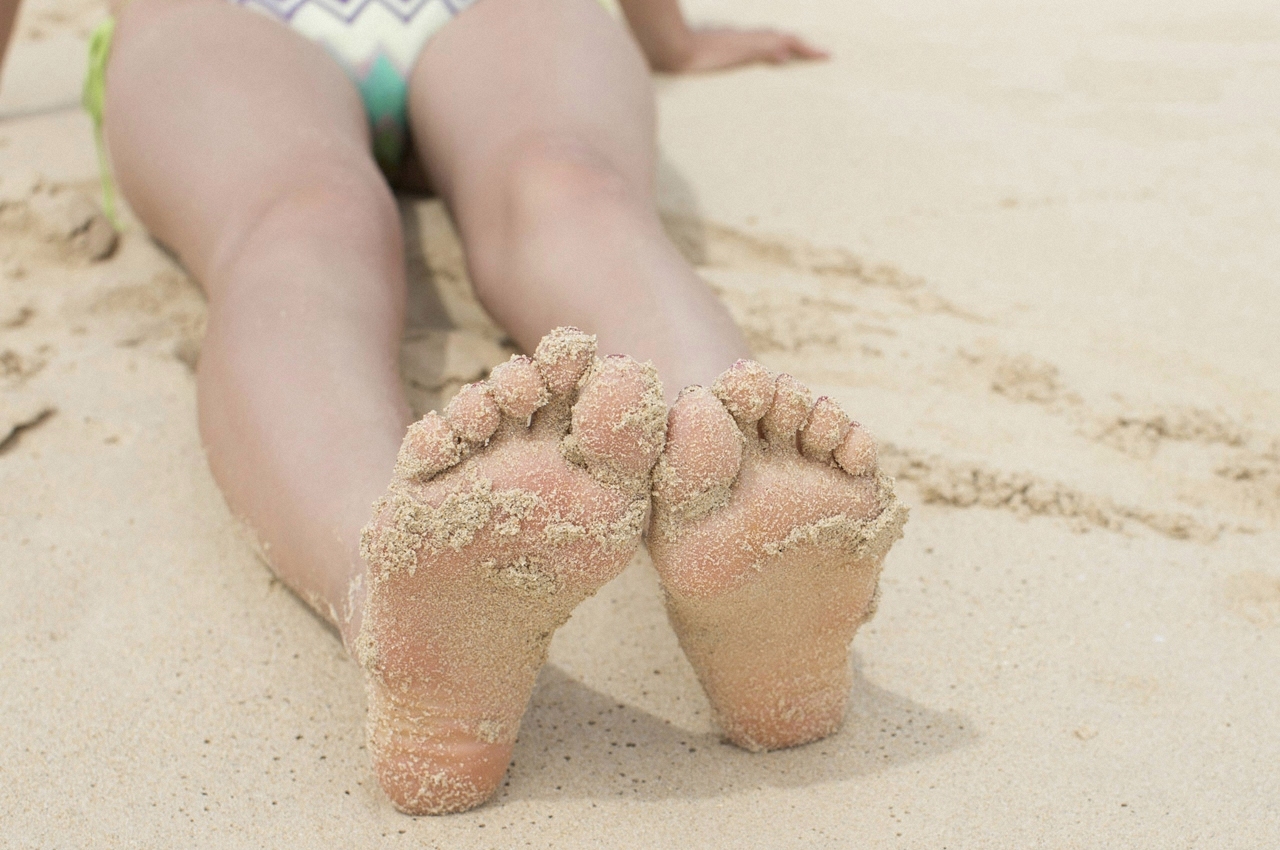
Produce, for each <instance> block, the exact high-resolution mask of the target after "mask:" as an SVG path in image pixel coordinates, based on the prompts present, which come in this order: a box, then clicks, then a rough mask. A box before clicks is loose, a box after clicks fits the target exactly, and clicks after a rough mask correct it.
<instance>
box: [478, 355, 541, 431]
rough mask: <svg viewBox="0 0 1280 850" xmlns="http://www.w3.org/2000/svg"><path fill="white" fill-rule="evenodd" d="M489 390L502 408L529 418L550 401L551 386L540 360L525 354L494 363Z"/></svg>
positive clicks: (522, 418)
mask: <svg viewBox="0 0 1280 850" xmlns="http://www.w3.org/2000/svg"><path fill="white" fill-rule="evenodd" d="M489 392H490V393H491V394H492V395H493V400H494V401H495V402H497V403H498V408H499V409H500V410H501V411H502V412H503V413H505V414H506V415H507V416H509V417H510V418H512V419H514V420H517V421H521V422H527V421H528V419H529V417H530V416H532V415H533V413H534V411H536V410H537V409H538V408H539V407H542V406H543V405H544V404H546V403H547V386H546V383H545V382H544V381H543V380H542V372H541V371H540V370H539V369H538V366H537V364H535V363H534V362H533V360H531V359H530V358H528V357H525V356H524V355H522V354H514V355H512V356H511V359H510V360H508V361H507V362H506V363H500V364H498V365H497V366H496V367H494V370H493V372H491V373H490V375H489Z"/></svg>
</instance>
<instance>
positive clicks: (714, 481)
mask: <svg viewBox="0 0 1280 850" xmlns="http://www.w3.org/2000/svg"><path fill="white" fill-rule="evenodd" d="M744 443H745V440H744V438H743V436H742V431H740V430H739V429H738V426H737V425H736V424H735V423H734V420H733V417H732V416H730V415H729V412H728V411H727V410H725V408H724V405H723V404H721V402H720V400H719V399H718V398H716V396H715V395H714V394H713V393H712V392H711V391H710V390H708V389H706V388H704V387H690V388H689V389H687V390H685V391H684V392H682V393H681V394H680V398H679V399H678V400H677V401H676V403H675V405H673V406H672V408H671V413H670V415H669V416H668V417H667V441H666V448H665V449H664V450H663V453H662V459H661V460H660V461H659V462H658V466H657V469H656V470H655V471H654V479H653V495H654V498H655V500H656V504H657V507H658V509H659V510H660V511H661V512H662V513H664V514H666V516H665V518H664V520H663V522H664V523H665V524H666V525H668V526H671V528H669V529H666V530H668V531H672V532H674V531H675V530H676V527H678V526H679V525H681V524H683V523H686V522H692V521H694V520H696V519H698V518H699V517H701V516H704V515H706V514H707V513H709V512H710V511H712V510H714V509H715V508H716V507H717V506H718V505H719V504H721V503H723V502H724V501H725V500H726V499H727V498H728V496H729V488H730V486H731V485H732V484H733V481H734V479H736V478H737V477H738V470H739V468H740V467H741V466H742V448H743V445H744Z"/></svg>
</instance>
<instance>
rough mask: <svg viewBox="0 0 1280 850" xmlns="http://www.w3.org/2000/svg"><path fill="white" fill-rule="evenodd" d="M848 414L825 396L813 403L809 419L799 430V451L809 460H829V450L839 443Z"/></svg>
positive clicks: (847, 420) (847, 423)
mask: <svg viewBox="0 0 1280 850" xmlns="http://www.w3.org/2000/svg"><path fill="white" fill-rule="evenodd" d="M848 425H849V415H848V414H847V413H845V412H844V411H843V410H841V409H840V405H838V404H836V403H835V402H834V401H832V400H831V399H830V398H828V397H827V396H823V397H822V398H820V399H818V400H817V401H816V402H814V403H813V410H811V411H809V419H808V421H806V422H805V424H804V428H802V429H801V431H800V451H801V452H803V453H804V456H805V457H807V458H809V459H810V460H816V461H829V460H831V452H832V451H834V450H835V448H836V446H838V445H840V439H841V438H842V437H843V436H844V432H845V428H846V427H848Z"/></svg>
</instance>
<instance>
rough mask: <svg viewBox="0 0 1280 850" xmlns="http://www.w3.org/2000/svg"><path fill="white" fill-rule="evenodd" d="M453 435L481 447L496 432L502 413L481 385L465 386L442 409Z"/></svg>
mask: <svg viewBox="0 0 1280 850" xmlns="http://www.w3.org/2000/svg"><path fill="white" fill-rule="evenodd" d="M444 415H445V418H446V419H448V420H449V424H450V425H451V426H453V430H454V433H456V434H457V435H458V436H459V437H461V438H462V439H463V440H465V441H466V442H468V443H470V444H472V445H483V444H484V443H485V442H486V441H487V440H488V439H489V438H490V437H492V436H493V432H494V431H496V430H498V423H500V422H501V421H502V412H501V411H500V410H499V409H498V404H497V402H495V401H494V400H493V397H492V396H490V395H489V392H488V391H487V390H486V389H485V387H484V385H483V384H467V385H466V386H464V387H463V388H462V389H460V390H458V394H457V395H455V396H454V397H453V399H452V400H451V401H450V402H449V405H448V407H446V408H445V409H444Z"/></svg>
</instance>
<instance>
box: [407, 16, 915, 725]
mask: <svg viewBox="0 0 1280 850" xmlns="http://www.w3.org/2000/svg"><path fill="white" fill-rule="evenodd" d="M413 84H414V88H413V91H412V94H413V99H412V103H411V105H412V112H411V114H412V118H413V121H414V129H415V131H416V136H417V142H418V145H419V147H420V149H421V150H422V151H423V153H424V154H425V160H426V164H427V166H428V168H429V170H430V172H431V175H432V177H433V179H434V182H435V183H436V185H438V186H440V187H441V188H442V190H443V192H444V194H445V197H446V198H447V200H448V202H449V204H450V207H451V208H452V210H453V212H454V215H455V216H456V218H457V220H458V223H459V226H460V229H461V232H462V238H463V241H464V243H465V246H466V252H467V258H468V261H469V264H470V267H471V272H472V277H473V280H474V281H475V285H476V288H477V291H478V292H479V294H480V296H481V298H482V299H483V300H484V302H485V304H486V306H487V307H488V308H489V309H490V311H492V312H493V314H494V315H495V316H497V317H498V319H499V320H500V321H501V322H502V323H503V324H504V325H505V326H506V327H507V328H508V329H509V330H510V331H511V332H512V333H513V335H514V336H515V337H516V339H517V340H518V341H519V342H521V343H522V344H523V345H526V346H527V345H529V344H530V343H531V342H532V341H533V340H535V339H536V338H537V337H538V336H539V335H540V334H542V333H544V332H545V330H546V329H548V328H550V327H552V326H554V325H556V324H561V323H568V322H572V323H574V324H577V325H579V326H580V327H583V328H585V329H587V330H589V331H591V332H592V333H596V334H598V335H599V337H600V339H601V340H602V342H603V343H604V344H605V345H607V346H609V347H611V348H614V349H615V350H622V351H627V352H628V353H630V354H633V355H635V356H637V357H641V358H648V359H652V360H653V362H654V363H655V364H656V365H657V367H658V370H659V373H660V374H661V376H662V378H663V381H664V382H665V383H666V385H667V390H668V395H669V397H670V396H672V395H674V393H675V392H677V391H679V390H680V389H681V388H682V387H684V386H687V385H689V384H694V383H699V384H703V385H706V386H710V385H711V383H712V381H713V379H715V376H716V375H718V374H720V373H721V372H722V371H723V370H725V369H726V368H727V367H729V366H730V364H732V363H734V361H736V360H737V359H738V358H740V357H744V356H746V346H745V344H744V343H743V340H742V337H741V336H740V335H739V333H738V331H737V329H736V328H735V327H734V326H733V324H732V322H731V321H730V320H729V317H728V315H727V314H726V312H725V310H724V308H723V306H722V305H720V304H719V303H718V302H717V301H716V300H715V299H714V297H712V295H711V293H710V292H709V291H708V289H707V287H706V285H705V284H703V283H702V282H701V281H700V280H698V278H697V277H696V275H695V274H694V272H693V270H692V269H691V268H690V267H689V265H688V263H686V262H685V261H684V260H683V259H682V258H681V256H680V255H679V254H678V253H677V252H676V250H675V248H674V247H673V246H672V244H671V243H670V241H669V240H667V238H666V237H665V235H664V234H663V232H662V229H661V227H660V224H659V221H658V217H657V214H656V210H655V208H654V198H653V191H652V182H653V179H654V175H653V170H654V160H655V140H654V127H653V98H652V92H651V90H650V84H649V80H648V75H647V72H646V69H645V67H644V64H643V61H642V60H641V58H640V56H639V54H638V53H637V51H636V50H635V48H634V46H633V45H632V44H631V43H630V41H629V40H628V38H627V36H626V34H625V32H624V30H623V29H622V28H621V27H620V26H618V25H617V24H616V23H615V22H613V21H611V20H610V19H609V18H608V16H607V15H606V14H605V13H604V12H603V11H602V10H601V9H600V7H599V5H598V4H597V3H596V2H594V0H481V2H480V3H478V4H477V5H476V6H475V7H473V8H472V9H470V10H469V11H468V12H466V13H465V14H464V15H462V16H461V17H460V18H459V19H458V20H457V21H455V22H454V23H452V24H451V25H450V26H449V27H447V28H445V29H444V30H443V31H442V32H441V33H440V34H439V35H438V36H437V38H436V39H435V40H434V41H433V42H432V43H431V44H430V45H429V46H428V48H427V50H426V51H425V52H424V55H423V57H422V59H421V60H420V62H419V64H418V66H417V68H416V69H415V72H414V76H413ZM847 423H848V418H847V417H844V416H843V414H842V413H840V412H839V410H838V409H837V408H836V407H835V406H834V405H833V404H831V403H830V402H829V401H828V402H823V403H821V404H819V405H817V406H815V405H814V403H813V402H812V400H811V399H810V398H809V396H808V391H807V390H805V389H804V388H803V387H800V386H798V385H797V384H796V383H795V381H793V380H791V379H790V378H785V379H779V378H777V377H776V376H773V375H771V374H769V373H767V372H766V371H765V370H764V369H763V368H761V367H759V366H757V365H756V364H739V366H737V367H735V368H733V369H730V370H729V371H728V372H726V373H725V374H724V375H723V376H721V378H720V380H718V381H716V393H715V394H714V395H713V394H712V393H711V392H708V391H701V392H694V393H690V394H688V395H686V396H684V397H682V398H681V400H680V401H679V402H678V403H677V405H676V407H675V409H674V411H673V415H672V417H671V423H670V428H669V430H668V434H667V449H666V453H665V455H664V457H663V460H662V461H661V462H660V463H659V465H658V470H657V475H656V480H655V499H654V509H655V510H654V516H655V522H654V525H653V526H652V527H651V529H650V552H651V554H652V555H653V559H654V563H655V565H656V566H657V568H658V570H659V573H660V574H661V575H662V578H663V581H664V584H665V586H666V589H667V591H668V600H669V602H670V604H671V612H672V622H673V624H674V625H675V626H676V629H677V632H678V633H679V634H680V638H681V643H682V645H683V646H684V647H685V649H686V652H687V653H688V654H689V657H690V660H691V661H692V662H693V664H694V666H695V668H696V669H697V672H698V675H699V677H700V678H701V679H702V681H703V683H704V685H705V686H706V688H707V692H708V695H709V697H710V698H711V701H712V706H713V708H714V709H715V711H716V714H717V716H718V717H719V719H720V721H721V724H722V726H724V728H725V730H726V732H727V733H728V734H729V736H730V737H731V738H732V739H733V740H734V741H736V742H738V743H740V744H742V745H743V746H746V747H749V748H753V749H754V748H770V747H778V746H788V745H791V744H796V743H800V742H803V741H807V740H812V739H814V738H816V737H821V736H822V735H825V734H828V733H830V732H831V731H833V730H834V729H835V728H836V727H837V726H838V725H839V722H840V719H841V717H842V715H843V710H844V705H845V701H846V699H847V696H848V691H849V684H850V682H849V666H848V651H849V641H850V640H851V639H852V637H853V633H854V631H855V630H856V628H857V627H858V625H859V624H860V623H861V622H862V621H863V619H865V617H866V616H868V615H869V613H870V610H871V605H872V600H873V595H874V591H875V587H876V578H877V576H878V573H879V567H880V564H881V561H882V559H883V556H884V553H885V551H886V550H887V549H888V546H889V545H890V544H891V543H892V542H893V540H894V539H896V537H897V535H898V534H899V529H900V527H901V523H902V521H903V519H904V518H905V512H904V511H902V510H901V509H900V508H899V507H898V505H897V503H896V502H895V501H894V500H893V495H892V490H891V489H890V487H889V485H888V482H887V480H886V479H884V478H883V477H882V476H880V475H878V473H877V470H876V465H875V455H874V444H873V443H871V442H870V438H869V437H868V436H867V435H866V433H865V432H864V431H862V430H861V429H858V428H853V429H850V426H849V425H848V424H847ZM801 449H803V452H802V451H801ZM833 450H835V451H834V452H833Z"/></svg>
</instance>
